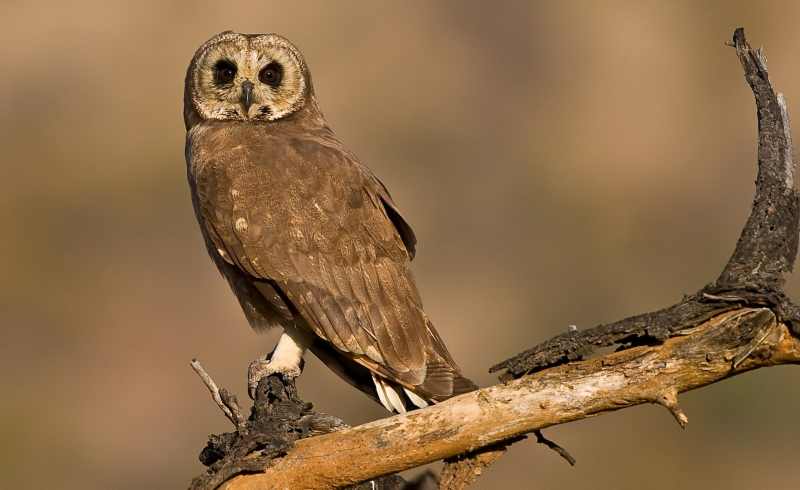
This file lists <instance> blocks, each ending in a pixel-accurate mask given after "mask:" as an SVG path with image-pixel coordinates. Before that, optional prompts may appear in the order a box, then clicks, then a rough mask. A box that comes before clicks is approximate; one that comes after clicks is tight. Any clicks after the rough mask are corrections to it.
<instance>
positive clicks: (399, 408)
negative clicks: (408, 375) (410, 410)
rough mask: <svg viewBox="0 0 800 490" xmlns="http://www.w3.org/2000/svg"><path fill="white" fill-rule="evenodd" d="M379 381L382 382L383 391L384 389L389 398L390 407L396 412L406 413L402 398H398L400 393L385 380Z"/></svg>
mask: <svg viewBox="0 0 800 490" xmlns="http://www.w3.org/2000/svg"><path fill="white" fill-rule="evenodd" d="M380 381H381V384H383V389H384V391H386V398H388V399H389V403H391V404H392V407H394V409H395V411H396V412H397V413H406V406H405V404H404V403H403V399H402V398H400V395H399V394H398V393H397V391H396V390H395V389H394V387H392V385H390V384H389V383H387V382H386V381H383V380H380Z"/></svg>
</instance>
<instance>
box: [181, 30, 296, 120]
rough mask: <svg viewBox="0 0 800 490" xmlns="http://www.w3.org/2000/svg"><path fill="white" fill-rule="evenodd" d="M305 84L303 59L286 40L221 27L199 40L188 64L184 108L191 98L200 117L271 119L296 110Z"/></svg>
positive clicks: (191, 102)
mask: <svg viewBox="0 0 800 490" xmlns="http://www.w3.org/2000/svg"><path fill="white" fill-rule="evenodd" d="M309 90H310V80H309V75H308V69H307V68H306V65H305V61H304V60H303V57H302V55H301V54H300V52H299V51H298V49H297V48H296V47H294V46H293V45H292V44H291V43H290V42H289V41H287V40H286V39H284V38H282V37H281V36H278V35H276V34H239V33H234V32H223V33H221V34H218V35H216V36H214V37H213V38H211V39H209V40H208V41H207V42H206V43H205V44H203V45H202V46H201V47H200V49H198V51H197V53H196V54H195V56H194V58H193V59H192V63H191V65H189V71H188V73H187V78H186V104H187V107H186V110H187V111H188V110H189V109H190V108H189V107H188V106H189V104H191V106H192V108H193V109H194V113H195V114H196V115H197V116H199V117H200V118H201V119H203V120H208V119H213V120H220V121H275V120H278V119H281V118H284V117H286V116H288V115H290V114H292V113H294V112H296V111H297V110H299V109H300V108H301V107H302V106H303V104H304V103H305V101H306V98H307V96H308V93H309ZM188 117H189V116H187V118H188ZM187 124H188V120H187Z"/></svg>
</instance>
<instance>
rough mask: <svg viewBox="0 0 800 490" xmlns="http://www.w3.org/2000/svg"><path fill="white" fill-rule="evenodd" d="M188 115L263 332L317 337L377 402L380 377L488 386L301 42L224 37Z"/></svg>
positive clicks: (201, 71)
mask: <svg viewBox="0 0 800 490" xmlns="http://www.w3.org/2000/svg"><path fill="white" fill-rule="evenodd" d="M220 60H223V61H220ZM268 65H269V66H270V67H272V68H270V69H271V70H272V75H271V76H270V73H266V74H265V70H267V68H264V67H266V66H268ZM231 66H233V67H234V69H233V70H232V69H231ZM276 67H277V68H276ZM221 70H222V71H221ZM225 70H227V71H225ZM209 71H211V73H208V72H209ZM231 71H234V72H235V73H234V75H233V78H232V79H231V77H230V74H231ZM278 72H280V74H279V75H275V73H278ZM276 78H277V79H278V80H279V81H278V84H277V85H276V84H275V83H274V82H275V79H276ZM285 81H288V82H285ZM248 82H249V83H252V84H255V85H261V87H256V88H254V89H252V90H250V89H249V88H245V85H247V83H248ZM262 82H263V83H262ZM284 82H285V83H287V85H286V86H283V85H282V83H284ZM289 82H290V83H289ZM244 91H248V92H252V93H251V94H250V95H247V96H245V95H244V93H243V92H244ZM184 118H185V121H186V127H187V131H188V132H187V139H186V160H187V165H188V176H189V183H190V187H191V190H192V199H193V203H194V207H195V211H196V214H197V218H198V222H199V224H200V228H201V230H202V233H203V236H204V238H205V242H206V245H207V247H208V251H209V254H210V255H211V257H212V258H213V260H214V262H215V263H216V264H217V266H218V267H219V269H220V271H221V272H222V274H223V275H224V276H225V278H226V279H227V280H228V282H229V283H230V285H231V288H232V289H233V291H234V293H235V294H236V296H237V298H238V299H239V301H240V303H241V305H242V308H243V309H244V312H245V315H246V316H247V318H248V320H249V322H250V324H251V325H252V326H253V327H254V328H256V329H263V328H269V327H274V326H282V327H284V328H296V329H299V330H304V331H306V332H308V331H310V332H313V343H312V344H311V345H310V348H311V350H312V352H314V353H315V354H316V355H317V356H318V357H320V358H321V359H322V360H323V362H325V363H326V364H327V365H329V366H330V367H331V368H332V369H333V370H334V371H336V372H337V374H339V375H340V376H342V377H344V378H345V379H346V380H347V381H349V382H350V383H351V384H353V385H354V386H356V387H358V388H359V389H361V390H362V391H364V392H366V393H367V394H369V395H370V396H372V397H373V398H376V399H378V398H380V396H379V395H380V394H379V393H376V390H377V389H380V388H376V386H377V385H378V383H377V381H376V382H375V384H373V383H372V382H371V377H370V376H371V374H374V375H376V376H378V377H379V378H380V379H382V380H385V381H388V382H390V383H391V384H396V385H399V386H401V387H404V388H406V389H407V390H410V391H411V392H412V395H411V396H413V395H418V396H419V397H421V398H423V399H425V400H427V401H441V400H444V399H446V398H449V397H451V396H453V395H455V394H458V393H462V392H465V391H469V390H471V389H474V387H475V385H474V384H473V383H472V382H470V381H469V380H467V379H466V378H464V377H463V376H462V375H461V374H460V370H459V368H458V367H457V365H456V363H455V362H454V361H453V358H452V357H451V355H450V353H449V352H448V351H447V348H446V347H445V345H444V343H443V342H442V340H441V338H440V337H439V335H438V334H437V333H436V330H435V329H434V327H433V325H432V324H431V322H430V320H429V319H428V318H427V316H426V315H425V312H424V311H423V309H422V301H421V299H420V295H419V293H418V291H417V288H416V285H415V283H414V279H413V277H412V275H411V271H410V269H409V263H410V260H411V259H412V258H413V256H414V247H415V243H416V238H415V237H414V233H413V231H412V229H411V227H410V226H409V225H408V223H407V222H406V221H405V220H404V218H403V217H402V216H401V214H400V212H399V211H398V209H397V207H396V205H395V204H394V202H393V201H392V198H391V196H390V195H389V192H388V191H387V190H386V187H385V186H384V185H383V184H382V183H381V182H380V181H379V180H378V179H377V178H376V177H375V176H374V175H373V174H372V172H371V171H370V170H369V169H368V168H366V167H365V166H363V165H362V164H361V163H360V162H359V161H358V159H357V158H356V157H355V156H354V155H353V154H352V153H350V152H349V151H348V150H347V149H346V148H344V146H343V145H342V143H341V142H339V140H338V139H337V138H336V136H335V135H334V134H333V131H331V129H330V128H329V127H328V126H327V124H326V122H325V120H324V118H323V116H322V113H321V112H320V110H319V108H318V106H317V102H316V99H315V97H314V92H313V87H312V84H311V78H310V74H309V72H308V69H307V67H306V65H305V62H304V61H303V58H302V56H301V55H300V53H299V51H297V49H296V48H295V47H294V46H292V45H291V44H290V43H289V42H288V41H286V40H285V39H283V38H281V37H279V36H276V35H272V34H266V35H242V34H235V33H229V32H228V33H222V34H220V35H217V36H215V37H214V38H212V39H211V40H209V41H208V42H206V43H205V44H204V45H203V46H201V48H200V49H199V50H198V52H197V54H195V57H194V59H193V60H192V63H191V64H190V66H189V70H188V73H187V78H186V92H185V108H184ZM405 402H406V403H407V400H406V401H405ZM384 404H385V405H386V403H384Z"/></svg>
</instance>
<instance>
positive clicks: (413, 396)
mask: <svg viewBox="0 0 800 490" xmlns="http://www.w3.org/2000/svg"><path fill="white" fill-rule="evenodd" d="M403 391H405V392H406V396H407V397H408V399H409V400H411V403H413V404H414V405H416V406H417V408H425V407H427V406H428V402H426V401H425V400H423V399H422V398H421V397H420V396H419V395H417V394H416V393H414V392H413V391H411V390H408V389H406V388H403Z"/></svg>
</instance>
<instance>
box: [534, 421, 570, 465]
mask: <svg viewBox="0 0 800 490" xmlns="http://www.w3.org/2000/svg"><path fill="white" fill-rule="evenodd" d="M533 433H534V435H535V436H536V442H538V443H539V444H544V445H545V446H547V447H549V448H550V449H552V450H553V451H555V452H557V453H558V454H559V456H561V457H562V458H564V459H566V460H567V463H569V465H570V466H575V463H576V462H577V460H576V459H575V458H574V457H573V456H572V455H571V454H570V453H569V451H567V450H566V449H564V448H563V447H561V446H559V445H558V444H557V443H556V442H554V441H551V440H550V439H548V438H546V437H545V436H544V434H542V431H541V430H539V429H536V430H535V431H533Z"/></svg>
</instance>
